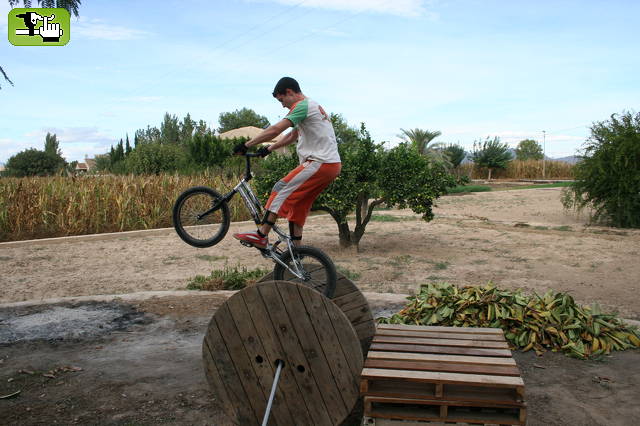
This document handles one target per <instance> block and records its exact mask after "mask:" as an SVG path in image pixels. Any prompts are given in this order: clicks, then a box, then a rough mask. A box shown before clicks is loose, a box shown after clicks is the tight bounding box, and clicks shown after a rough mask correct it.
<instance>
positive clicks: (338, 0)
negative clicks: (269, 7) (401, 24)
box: [273, 0, 435, 18]
mask: <svg viewBox="0 0 640 426" xmlns="http://www.w3.org/2000/svg"><path fill="white" fill-rule="evenodd" d="M273 1H274V2H276V3H280V4H285V5H298V4H299V5H300V6H302V7H315V8H318V9H330V10H343V11H351V12H357V13H359V12H373V13H380V14H385V15H396V16H405V17H417V16H423V15H426V16H428V17H431V18H434V17H435V15H434V14H433V13H429V12H427V10H426V8H425V7H424V3H425V1H424V0H349V1H344V0H306V1H303V2H302V3H300V1H299V0H273Z"/></svg>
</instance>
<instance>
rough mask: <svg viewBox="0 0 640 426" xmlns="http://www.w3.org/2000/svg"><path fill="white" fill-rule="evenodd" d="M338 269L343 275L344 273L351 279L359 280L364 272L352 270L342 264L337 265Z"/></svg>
mask: <svg viewBox="0 0 640 426" xmlns="http://www.w3.org/2000/svg"><path fill="white" fill-rule="evenodd" d="M336 270H337V271H338V272H340V273H341V274H342V275H344V276H345V277H347V278H348V279H350V280H351V281H357V280H359V279H360V277H361V276H362V274H360V272H357V271H352V270H350V269H348V268H345V267H344V266H340V265H336Z"/></svg>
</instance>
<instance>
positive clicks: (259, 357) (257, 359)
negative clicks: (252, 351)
mask: <svg viewBox="0 0 640 426" xmlns="http://www.w3.org/2000/svg"><path fill="white" fill-rule="evenodd" d="M262 361H264V359H263V358H262V357H261V356H260V355H258V356H257V357H256V362H257V363H258V364H262Z"/></svg>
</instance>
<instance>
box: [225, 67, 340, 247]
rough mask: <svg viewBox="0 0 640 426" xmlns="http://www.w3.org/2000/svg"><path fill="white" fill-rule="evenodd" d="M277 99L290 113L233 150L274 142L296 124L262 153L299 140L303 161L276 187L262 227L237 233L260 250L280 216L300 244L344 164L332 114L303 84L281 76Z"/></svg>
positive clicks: (239, 237)
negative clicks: (316, 207)
mask: <svg viewBox="0 0 640 426" xmlns="http://www.w3.org/2000/svg"><path fill="white" fill-rule="evenodd" d="M273 97H274V98H276V99H277V100H278V101H279V102H280V103H281V104H282V107H283V108H288V109H289V114H287V116H286V117H285V118H283V119H282V120H280V121H279V122H278V123H276V124H274V125H273V126H270V127H268V128H266V129H265V130H263V131H262V132H261V133H260V134H259V135H258V136H256V137H255V138H253V139H251V140H249V141H247V142H244V143H240V144H238V145H236V146H235V147H234V149H233V152H234V153H235V154H245V153H246V152H247V149H248V148H249V147H251V146H254V145H258V144H260V143H263V142H266V141H269V140H272V139H273V138H275V137H276V136H278V135H280V134H281V133H282V132H284V131H285V130H287V129H288V128H289V127H293V130H292V131H291V132H289V133H288V134H287V135H285V136H284V137H283V138H282V139H281V140H280V141H278V142H276V143H274V144H273V145H270V146H267V147H262V148H260V149H259V150H258V153H259V154H261V155H262V156H263V157H266V156H267V155H269V154H270V153H271V151H273V150H275V149H278V148H281V147H283V146H286V145H290V144H292V143H294V142H296V141H297V142H298V145H297V152H298V159H299V161H300V165H299V166H298V167H296V168H295V169H293V170H292V171H291V172H290V173H289V174H287V175H286V176H285V177H284V178H282V179H281V180H280V181H278V182H277V183H276V184H275V185H274V187H273V190H272V192H271V195H270V196H269V200H268V201H267V204H266V206H265V210H266V212H265V215H264V218H263V220H262V224H261V225H260V228H258V230H257V231H251V232H242V233H237V234H233V236H234V237H235V238H236V239H238V240H241V241H244V242H246V243H249V244H251V245H252V246H254V247H257V248H265V247H266V246H267V245H268V243H269V240H268V234H269V231H271V227H272V226H273V225H274V224H275V221H276V220H277V218H278V217H285V218H287V220H288V221H289V233H290V234H291V239H292V240H294V242H295V244H296V245H300V244H301V240H302V230H303V228H304V223H305V221H306V219H307V216H308V215H309V212H310V211H311V206H312V205H313V202H314V201H315V199H316V198H317V197H318V195H320V193H321V192H322V191H323V190H324V189H325V188H326V187H327V186H329V184H330V183H331V182H332V181H333V180H334V179H335V178H337V177H338V175H340V169H341V167H342V164H341V160H340V155H339V154H338V144H337V143H336V136H335V132H334V130H333V126H332V124H331V120H330V119H329V116H328V115H327V113H326V112H325V111H324V109H323V108H322V107H321V106H320V105H319V104H318V103H317V102H315V101H313V100H311V99H309V98H307V97H306V96H305V95H304V94H303V93H302V91H301V90H300V85H299V84H298V82H297V81H296V80H294V79H293V78H291V77H282V78H281V79H280V80H279V81H278V83H277V84H276V87H275V88H274V90H273Z"/></svg>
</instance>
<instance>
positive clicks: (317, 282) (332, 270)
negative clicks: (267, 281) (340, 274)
mask: <svg viewBox="0 0 640 426" xmlns="http://www.w3.org/2000/svg"><path fill="white" fill-rule="evenodd" d="M294 255H295V256H296V257H297V258H298V259H295V260H293V259H291V253H289V252H288V251H287V252H285V253H283V255H282V257H281V258H280V260H282V261H283V263H285V264H286V265H287V266H288V267H289V268H290V269H291V270H293V271H296V266H297V267H298V268H300V269H301V272H302V275H303V277H304V278H302V279H301V278H298V277H297V276H295V275H294V274H293V273H291V271H289V269H287V268H285V267H284V266H282V265H280V264H279V263H276V266H275V268H274V269H273V279H274V280H284V281H291V282H294V283H299V284H303V285H306V286H308V287H311V288H313V289H314V290H316V291H318V292H320V293H322V294H324V295H325V296H327V297H328V298H329V299H331V298H332V297H333V294H334V293H335V291H336V280H337V276H336V267H335V265H334V264H333V261H332V260H331V258H330V257H329V256H327V255H326V254H325V252H323V251H322V250H320V249H318V248H315V247H311V246H300V247H297V248H296V249H295V250H294Z"/></svg>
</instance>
